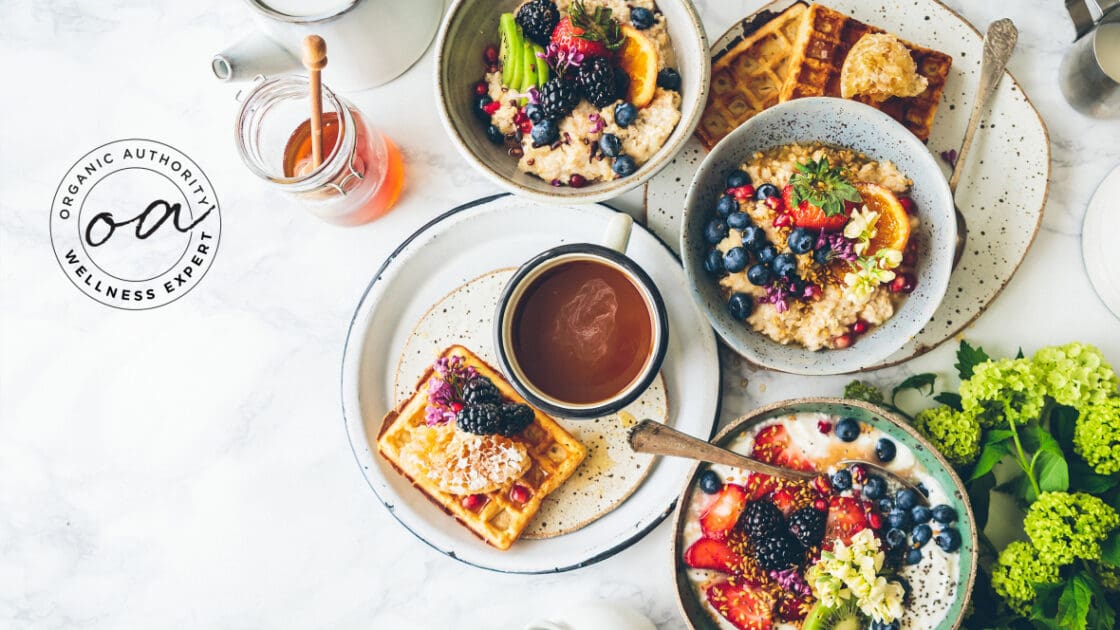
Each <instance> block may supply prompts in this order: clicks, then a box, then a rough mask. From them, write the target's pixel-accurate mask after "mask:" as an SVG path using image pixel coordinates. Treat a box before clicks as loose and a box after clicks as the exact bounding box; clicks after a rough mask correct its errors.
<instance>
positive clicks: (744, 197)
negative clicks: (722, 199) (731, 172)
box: [727, 184, 754, 201]
mask: <svg viewBox="0 0 1120 630" xmlns="http://www.w3.org/2000/svg"><path fill="white" fill-rule="evenodd" d="M727 194H729V195H731V196H732V197H734V198H736V199H739V200H740V201H748V200H749V199H751V198H752V197H754V186H751V185H750V184H747V185H746V186H735V187H734V188H728V189H727Z"/></svg>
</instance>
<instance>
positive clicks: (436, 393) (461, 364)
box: [424, 357, 478, 426]
mask: <svg viewBox="0 0 1120 630" xmlns="http://www.w3.org/2000/svg"><path fill="white" fill-rule="evenodd" d="M432 369H433V370H435V375H433V376H432V377H431V378H430V379H428V405H427V407H426V408H425V409H424V421H425V423H427V425H428V426H434V425H437V424H444V423H446V422H453V421H454V420H455V417H456V415H457V412H456V411H455V405H459V406H462V404H463V384H464V383H466V382H467V381H469V380H471V379H472V378H474V377H476V376H478V370H476V369H474V368H473V367H470V366H469V365H467V364H466V362H465V361H463V358H462V357H444V358H442V359H440V360H438V361H436V363H435V365H434V366H432Z"/></svg>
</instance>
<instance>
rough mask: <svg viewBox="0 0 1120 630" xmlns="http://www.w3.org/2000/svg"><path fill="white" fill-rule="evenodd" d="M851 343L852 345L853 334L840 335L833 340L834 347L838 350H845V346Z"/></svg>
mask: <svg viewBox="0 0 1120 630" xmlns="http://www.w3.org/2000/svg"><path fill="white" fill-rule="evenodd" d="M851 345H852V336H851V335H840V336H839V337H837V338H835V339H833V340H832V347H833V348H836V349H837V350H843V349H844V348H847V347H849V346H851Z"/></svg>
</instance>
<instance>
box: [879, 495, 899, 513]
mask: <svg viewBox="0 0 1120 630" xmlns="http://www.w3.org/2000/svg"><path fill="white" fill-rule="evenodd" d="M876 505H878V506H879V512H880V513H882V514H889V513H890V511H891V510H893V509H895V507H894V499H892V498H890V497H883V498H882V499H879V502H878V503H876Z"/></svg>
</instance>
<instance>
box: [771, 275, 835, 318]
mask: <svg viewBox="0 0 1120 630" xmlns="http://www.w3.org/2000/svg"><path fill="white" fill-rule="evenodd" d="M820 291H821V290H820V287H818V286H817V285H815V284H809V283H807V282H804V281H793V280H790V279H789V278H778V279H777V280H775V281H774V282H772V283H771V284H770V285H769V286H767V287H766V295H764V296H763V297H761V298H759V301H760V302H765V303H768V304H773V305H774V308H776V309H777V310H778V312H779V313H784V312H786V311H787V310H789V301H790V300H796V299H802V298H811V297H813V296H814V295H817V294H819V293H820Z"/></svg>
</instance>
